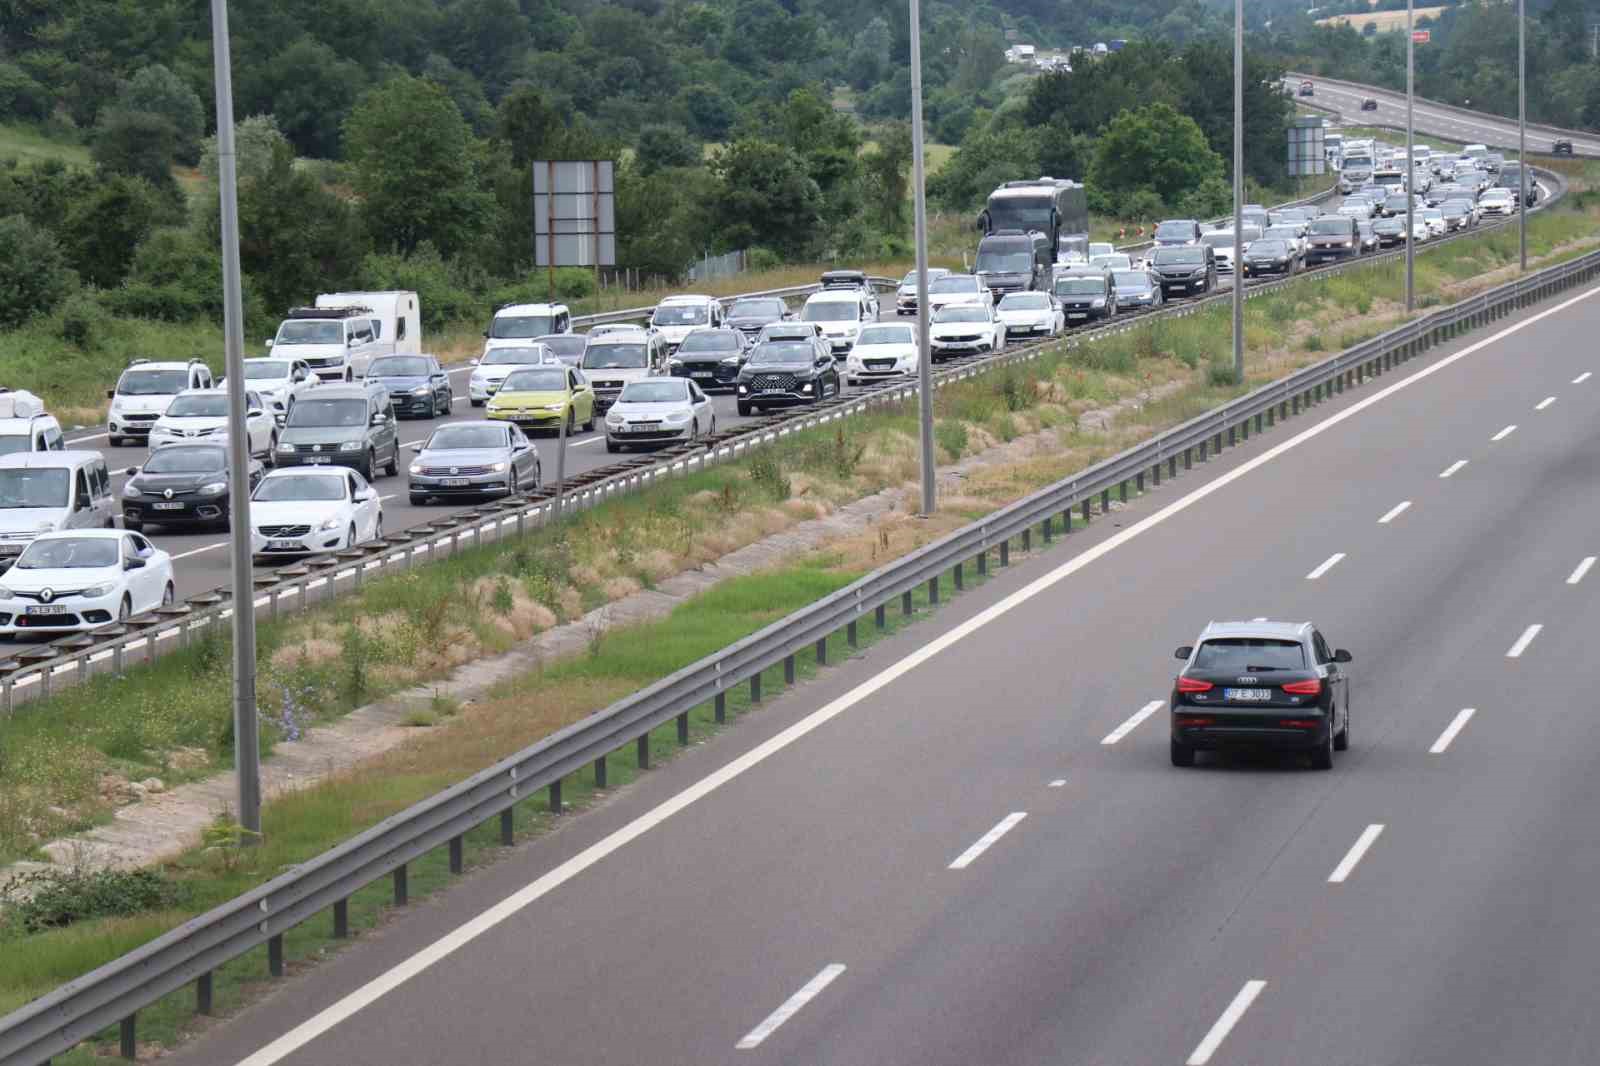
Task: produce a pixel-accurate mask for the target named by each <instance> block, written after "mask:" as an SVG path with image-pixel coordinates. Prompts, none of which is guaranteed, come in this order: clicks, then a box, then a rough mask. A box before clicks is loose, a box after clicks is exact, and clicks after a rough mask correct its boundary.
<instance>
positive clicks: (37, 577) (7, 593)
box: [0, 529, 174, 637]
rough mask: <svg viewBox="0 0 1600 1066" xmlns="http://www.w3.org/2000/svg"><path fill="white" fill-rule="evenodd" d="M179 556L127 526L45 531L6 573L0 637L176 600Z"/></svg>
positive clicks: (0, 586)
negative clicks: (175, 561)
mask: <svg viewBox="0 0 1600 1066" xmlns="http://www.w3.org/2000/svg"><path fill="white" fill-rule="evenodd" d="M173 597H174V591H173V581H172V556H170V555H168V554H167V553H166V552H164V551H162V550H161V549H160V548H157V547H156V546H155V545H154V544H151V543H150V541H149V540H147V539H145V537H144V536H143V534H140V533H132V532H129V531H128V530H125V529H72V530H61V531H59V532H55V533H41V534H39V535H38V536H37V537H35V538H34V539H33V542H32V543H31V544H29V545H28V547H27V548H26V549H25V550H24V551H23V553H22V554H21V555H20V556H18V557H17V562H16V565H14V566H13V567H12V568H11V569H10V570H8V571H7V572H6V575H5V577H4V578H3V579H0V636H8V637H9V636H14V635H16V634H18V633H41V632H42V633H62V632H70V631H75V630H83V629H93V628H95V627H96V626H103V625H107V624H109V623H112V622H125V621H127V620H128V619H129V618H131V617H132V616H134V615H136V614H143V613H144V612H145V611H150V610H154V609H155V608H157V607H161V606H164V605H169V604H171V603H172V601H173Z"/></svg>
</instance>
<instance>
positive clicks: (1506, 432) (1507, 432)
mask: <svg viewBox="0 0 1600 1066" xmlns="http://www.w3.org/2000/svg"><path fill="white" fill-rule="evenodd" d="M1516 431H1517V427H1516V426H1507V427H1506V428H1505V429H1502V430H1501V431H1500V432H1499V433H1496V434H1495V435H1494V436H1492V437H1490V438H1489V441H1490V443H1493V442H1495V441H1501V440H1505V439H1506V438H1507V437H1509V436H1511V434H1513V433H1515V432H1516Z"/></svg>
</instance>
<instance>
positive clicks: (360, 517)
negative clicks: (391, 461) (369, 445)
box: [250, 466, 383, 557]
mask: <svg viewBox="0 0 1600 1066" xmlns="http://www.w3.org/2000/svg"><path fill="white" fill-rule="evenodd" d="M250 526H251V529H250V550H251V551H252V552H253V553H254V554H255V555H256V556H257V557H270V556H279V555H309V554H312V553H314V552H329V551H339V550H341V549H344V548H353V547H355V546H356V545H357V544H360V543H362V542H363V541H368V540H377V539H378V538H380V537H382V536H383V501H382V500H380V499H379V498H378V490H377V489H375V488H373V487H372V486H371V485H369V484H367V480H366V478H363V477H362V476H361V475H360V474H359V473H357V472H356V471H354V470H351V469H349V468H347V467H339V466H295V467H282V468H280V469H277V470H274V471H272V472H271V473H270V474H268V475H267V476H266V477H264V478H262V479H261V480H260V482H258V483H257V485H256V488H255V491H254V492H252V493H251V494H250Z"/></svg>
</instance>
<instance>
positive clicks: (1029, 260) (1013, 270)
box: [973, 252, 1033, 274]
mask: <svg viewBox="0 0 1600 1066" xmlns="http://www.w3.org/2000/svg"><path fill="white" fill-rule="evenodd" d="M973 269H975V270H986V271H989V272H991V273H995V274H1026V273H1027V272H1028V271H1030V270H1032V269H1033V256H1032V255H1031V254H1029V253H1027V252H979V253H978V263H977V266H975V267H974V268H973Z"/></svg>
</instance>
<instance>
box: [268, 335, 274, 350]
mask: <svg viewBox="0 0 1600 1066" xmlns="http://www.w3.org/2000/svg"><path fill="white" fill-rule="evenodd" d="M272 343H273V342H272V338H271V337H268V338H267V347H268V348H270V347H272Z"/></svg>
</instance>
